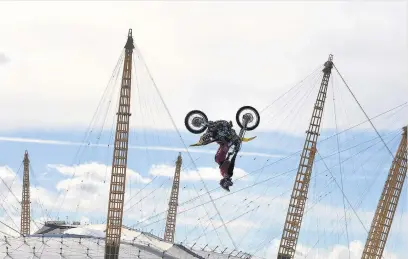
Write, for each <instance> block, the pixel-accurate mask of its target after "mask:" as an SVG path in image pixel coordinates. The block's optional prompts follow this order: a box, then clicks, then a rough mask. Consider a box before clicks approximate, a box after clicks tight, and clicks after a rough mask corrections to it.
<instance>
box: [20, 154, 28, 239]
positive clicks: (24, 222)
mask: <svg viewBox="0 0 408 259" xmlns="http://www.w3.org/2000/svg"><path fill="white" fill-rule="evenodd" d="M23 164H24V175H23V192H22V195H21V196H22V199H21V231H20V233H21V235H22V236H26V235H30V160H29V159H28V152H27V150H26V151H25V153H24V160H23Z"/></svg>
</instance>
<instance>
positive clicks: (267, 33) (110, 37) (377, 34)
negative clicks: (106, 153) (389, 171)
mask: <svg viewBox="0 0 408 259" xmlns="http://www.w3.org/2000/svg"><path fill="white" fill-rule="evenodd" d="M33 10H35V11H33ZM96 10H97V11H96ZM406 10H407V8H406V3H404V2H381V3H379V2H375V3H373V2H347V3H336V2H330V3H297V4H296V5H294V4H293V3H269V2H262V3H261V2H259V3H256V4H255V3H253V4H248V3H214V2H211V3H185V2H183V3H172V4H169V3H162V2H160V3H159V2H154V3H145V2H126V3H125V2H122V3H115V4H112V3H102V2H101V3H98V8H97V9H95V5H94V3H81V4H79V3H77V2H66V3H65V2H58V3H52V2H44V3H30V2H24V3H21V2H19V3H8V4H5V5H2V8H1V10H0V23H1V24H7V25H8V26H1V27H0V35H2V46H1V47H2V52H4V53H6V54H7V55H8V56H11V57H13V62H10V64H9V65H8V66H3V67H2V70H0V85H1V87H2V97H3V101H2V102H1V103H0V109H2V110H8V111H9V112H7V113H4V114H2V115H0V120H1V121H3V124H2V130H10V129H16V128H33V127H34V128H41V129H43V128H64V127H69V128H77V127H86V126H87V125H88V123H89V121H90V119H91V117H92V115H93V113H94V111H95V109H96V106H97V103H98V101H99V98H100V96H101V94H102V92H103V89H104V87H105V85H106V83H107V81H108V78H109V77H110V76H111V73H112V68H113V67H114V66H115V64H116V61H117V58H118V54H119V51H120V50H121V49H122V48H123V45H124V41H125V39H126V34H127V29H128V28H129V27H131V28H133V34H134V38H135V41H136V43H137V44H138V46H139V47H140V49H141V51H142V53H143V55H144V56H145V59H146V62H147V64H148V66H149V67H150V69H151V71H152V73H153V76H154V78H155V80H156V82H157V84H158V86H159V88H160V90H161V92H162V94H163V97H164V99H165V100H166V102H167V104H168V107H169V110H170V111H171V113H172V115H173V116H174V119H175V122H176V124H177V125H178V126H179V128H183V127H184V126H183V119H184V116H185V114H186V113H187V112H188V111H189V110H191V109H202V110H204V111H205V112H206V113H207V114H208V116H209V117H210V118H217V119H218V118H226V119H228V118H231V119H233V118H234V117H235V112H236V110H237V109H238V108H239V107H240V106H242V105H246V104H250V105H253V106H256V107H257V108H259V109H262V108H263V107H264V106H266V105H267V104H269V103H271V102H272V101H273V100H274V99H275V98H276V97H277V96H279V95H280V94H281V93H283V92H285V91H286V89H288V87H289V86H291V85H293V84H294V83H295V82H297V81H299V80H300V79H302V78H303V77H305V76H306V75H307V74H309V73H310V71H311V70H313V69H314V68H315V67H316V66H317V65H318V64H322V63H323V62H324V61H325V60H326V59H327V56H328V54H329V53H333V54H334V55H335V62H336V64H337V65H338V67H339V69H340V71H341V72H342V73H343V74H344V76H345V78H346V79H347V80H348V81H349V83H350V85H351V88H352V89H353V91H355V94H356V96H357V97H358V98H359V100H360V101H361V103H362V105H363V106H364V107H365V109H366V111H367V113H368V114H369V115H372V114H377V113H380V112H381V111H383V110H385V109H388V108H389V107H392V106H394V105H395V104H398V103H402V102H403V101H405V99H404V98H405V97H404V95H403V94H401V93H402V92H404V91H405V90H406V85H407V78H406V69H407V59H406V56H407V48H406V44H407V38H406V36H407V35H406V32H407V23H406V17H407V11H406ZM16 31H18V32H19V33H18V34H16V33H15V32H16ZM27 38H29V39H30V40H27ZM136 64H137V69H139V74H138V79H139V80H140V82H141V84H142V85H141V86H140V87H139V88H138V90H139V91H140V92H141V93H142V95H143V96H142V98H141V99H139V98H138V97H137V88H136V87H134V88H133V89H134V92H133V97H135V98H134V99H133V100H134V102H133V103H132V105H133V106H132V107H133V110H135V109H137V108H138V107H139V106H141V107H142V109H144V116H143V118H144V119H145V122H146V121H147V122H149V124H153V122H151V121H150V120H148V119H151V118H153V117H154V118H155V123H158V124H160V122H161V124H165V126H166V127H171V122H170V120H169V119H168V118H167V115H166V114H165V110H164V108H163V107H161V106H160V105H158V103H159V99H158V98H157V95H156V97H153V95H155V91H154V89H153V88H152V87H151V83H149V80H148V76H147V74H146V71H140V69H142V68H141V67H140V63H139V62H136ZM22 74H24V77H22V76H21V75H22ZM61 79H62V80H61ZM336 84H338V86H339V88H340V87H342V86H341V85H340V83H336ZM384 85H387V87H384ZM147 88H148V90H146V89H147ZM343 88H344V87H343ZM116 89H117V88H116ZM176 92H177V94H175V93H176ZM307 92H308V90H307V89H305V88H304V89H303V90H302V91H301V94H300V95H303V93H307ZM232 93H233V96H234V97H232ZM367 93H370V94H367ZM313 95H315V92H314V94H312V96H311V97H310V100H312V101H313V99H314V97H313ZM329 96H331V95H328V103H330V102H331V97H330V98H329ZM343 98H344V99H348V100H349V101H345V102H343V103H342V105H341V106H342V107H344V108H347V110H348V111H349V114H350V115H351V116H350V118H348V119H349V120H357V119H360V118H361V117H362V113H361V112H360V111H358V108H357V107H356V106H355V105H354V106H353V107H351V108H350V105H349V104H350V103H351V102H352V101H350V100H351V97H350V95H349V94H348V95H346V94H345V92H344V96H343ZM16 100H18V101H19V103H23V104H24V105H23V106H21V105H19V107H20V108H16V109H10V107H14V106H15V103H16ZM289 100H290V99H286V100H285V101H283V102H282V103H281V104H277V106H273V107H272V108H271V110H272V111H274V112H277V113H286V112H290V111H291V110H292V112H290V113H291V114H290V117H289V118H288V119H285V118H284V116H280V117H279V118H274V119H272V118H269V119H268V118H267V116H264V115H265V114H263V115H262V116H264V118H265V120H262V122H261V125H260V129H261V128H264V129H265V128H280V129H282V128H284V129H286V128H291V129H292V130H293V128H295V129H298V128H299V127H298V126H299V125H302V126H303V125H307V123H308V122H307V120H308V119H309V118H310V116H311V114H310V113H311V109H312V105H313V103H312V101H310V102H307V103H306V104H304V103H302V102H300V101H299V100H298V101H299V102H298V101H293V102H291V103H290V105H289V106H290V107H286V108H283V105H284V104H285V103H286V102H287V101H289ZM378 100H381V103H379V102H378ZM297 106H300V107H301V108H302V109H300V110H299V109H297ZM339 106H340V104H339ZM21 107H22V108H21ZM50 107H52V109H50ZM147 107H150V108H153V109H150V108H147ZM156 107H157V109H155V108H156ZM22 109H23V110H22ZM326 109H327V110H329V111H330V113H331V109H330V107H326ZM114 110H115V109H113V110H112V115H109V116H108V117H109V118H111V119H113V114H114V112H115V111H114ZM297 110H299V113H298V116H295V115H296V114H297V113H296V111H297ZM23 111H24V112H23ZM407 114H408V113H403V114H402V115H401V118H400V121H403V120H404V119H405V120H407V119H408V118H407V117H406V116H408V115H407ZM61 115H62V116H61ZM134 115H136V113H135V112H134ZM140 118H141V116H132V120H131V122H132V125H133V126H135V125H137V124H143V122H142V121H141V119H140ZM303 118H305V119H303ZM160 119H161V120H160ZM289 122H292V124H290V123H289ZM281 124H283V125H281ZM106 125H110V124H109V123H107V124H106ZM393 125H394V124H391V123H389V124H387V123H382V124H381V126H382V127H387V128H388V127H393ZM161 126H163V125H161ZM324 126H325V127H330V126H333V123H332V121H328V122H327V123H326V124H325V125H324ZM397 126H398V127H399V125H397ZM367 127H369V125H367ZM300 128H301V131H302V132H303V131H304V130H305V127H304V126H303V127H300Z"/></svg>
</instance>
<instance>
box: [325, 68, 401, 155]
mask: <svg viewBox="0 0 408 259" xmlns="http://www.w3.org/2000/svg"><path fill="white" fill-rule="evenodd" d="M333 67H334V68H335V69H336V71H337V74H339V76H340V78H341V80H342V81H343V83H344V84H345V85H346V87H347V89H348V90H349V92H350V94H351V95H352V96H353V98H354V100H355V101H356V103H357V104H358V106H359V107H360V109H361V111H362V112H363V113H364V115H365V117H366V118H367V120H368V122H370V124H371V126H372V127H373V129H374V130H375V132H376V133H377V135H378V136H379V137H380V139H381V141H382V142H383V144H384V145H385V147H386V148H387V150H388V152H389V153H390V155H391V157H392V158H393V159H394V154H393V153H392V152H391V150H390V148H389V147H388V146H387V144H386V143H385V141H384V140H383V139H382V137H381V135H380V133H379V132H378V130H377V128H376V127H375V126H374V124H373V122H372V121H371V119H370V117H368V115H367V113H366V112H365V111H364V109H363V107H362V106H361V104H360V102H359V101H358V100H357V98H356V96H355V95H354V93H353V91H351V89H350V87H349V86H348V84H347V82H346V81H345V80H344V78H343V76H342V75H341V74H340V72H339V70H337V67H336V65H334V64H333Z"/></svg>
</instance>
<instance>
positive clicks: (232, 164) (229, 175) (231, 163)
mask: <svg viewBox="0 0 408 259" xmlns="http://www.w3.org/2000/svg"><path fill="white" fill-rule="evenodd" d="M237 155H238V153H235V154H234V155H233V156H232V159H231V162H230V164H229V167H228V171H227V174H226V176H228V178H231V177H232V176H233V175H234V167H235V158H236V157H237ZM224 177H225V176H224Z"/></svg>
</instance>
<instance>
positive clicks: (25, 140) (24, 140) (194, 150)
mask: <svg viewBox="0 0 408 259" xmlns="http://www.w3.org/2000/svg"><path fill="white" fill-rule="evenodd" d="M0 141H5V142H20V143H36V144H44V145H61V146H63V145H68V146H84V145H85V143H79V142H73V141H62V140H47V139H32V138H16V137H0ZM87 146H97V147H108V145H107V144H92V143H91V144H89V145H87ZM129 149H142V150H145V149H147V150H160V151H173V152H186V149H185V148H175V147H165V146H135V145H129ZM188 152H190V153H204V154H215V151H214V150H209V149H205V148H190V149H188ZM239 154H240V155H243V156H259V157H275V158H276V157H282V155H277V154H267V153H260V152H245V151H242V152H240V153H239Z"/></svg>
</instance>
